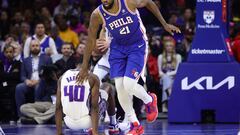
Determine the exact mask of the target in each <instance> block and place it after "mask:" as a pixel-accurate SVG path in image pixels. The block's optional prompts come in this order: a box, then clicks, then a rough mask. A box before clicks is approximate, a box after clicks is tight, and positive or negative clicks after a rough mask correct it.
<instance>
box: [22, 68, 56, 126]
mask: <svg viewBox="0 0 240 135" xmlns="http://www.w3.org/2000/svg"><path fill="white" fill-rule="evenodd" d="M56 72H57V68H56V67H55V66H54V65H48V66H42V70H41V72H40V84H39V87H38V89H37V90H36V92H35V102H34V103H28V104H24V105H22V106H21V108H20V111H21V113H22V114H23V116H25V117H23V118H21V123H22V124H45V123H47V122H49V120H51V118H53V116H54V114H55V97H56V96H55V95H56V90H57V80H58V77H57V73H56Z"/></svg>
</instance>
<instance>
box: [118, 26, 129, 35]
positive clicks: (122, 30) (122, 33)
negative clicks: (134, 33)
mask: <svg viewBox="0 0 240 135" xmlns="http://www.w3.org/2000/svg"><path fill="white" fill-rule="evenodd" d="M129 33H130V30H129V27H128V26H126V27H123V28H121V29H120V34H121V35H125V34H129Z"/></svg>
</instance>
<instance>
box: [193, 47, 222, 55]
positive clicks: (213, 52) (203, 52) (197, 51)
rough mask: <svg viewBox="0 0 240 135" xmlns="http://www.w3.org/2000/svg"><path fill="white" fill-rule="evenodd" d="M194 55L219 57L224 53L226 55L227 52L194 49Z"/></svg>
mask: <svg viewBox="0 0 240 135" xmlns="http://www.w3.org/2000/svg"><path fill="white" fill-rule="evenodd" d="M191 52H192V54H212V55H214V54H217V55H221V54H223V53H225V50H219V49H215V50H207V49H199V48H198V49H192V51H191Z"/></svg>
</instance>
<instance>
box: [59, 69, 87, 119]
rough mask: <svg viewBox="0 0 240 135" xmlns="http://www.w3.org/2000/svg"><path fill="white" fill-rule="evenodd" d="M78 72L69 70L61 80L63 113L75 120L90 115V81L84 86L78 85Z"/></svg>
mask: <svg viewBox="0 0 240 135" xmlns="http://www.w3.org/2000/svg"><path fill="white" fill-rule="evenodd" d="M78 73H79V71H78V70H68V71H67V72H65V73H64V75H63V76H62V80H61V101H62V107H63V113H64V114H65V115H66V116H68V117H70V118H71V119H73V120H79V119H80V118H82V117H85V116H87V115H89V108H88V105H87V104H88V98H89V95H90V85H89V82H88V80H87V81H85V82H84V83H83V84H82V85H77V84H76V76H77V74H78Z"/></svg>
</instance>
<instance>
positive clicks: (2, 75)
mask: <svg viewBox="0 0 240 135" xmlns="http://www.w3.org/2000/svg"><path fill="white" fill-rule="evenodd" d="M3 52H4V59H2V60H0V104H1V107H2V109H1V110H0V112H3V113H2V114H4V115H1V116H2V118H6V119H8V120H16V115H17V114H16V107H15V106H16V105H15V103H16V102H15V87H16V85H17V84H18V83H20V70H21V69H20V68H21V62H20V61H17V60H14V47H13V46H11V45H6V46H4V49H3ZM6 100H9V101H10V102H9V103H10V106H11V107H8V106H9V104H4V103H6V102H4V101H6ZM0 119H1V118H0Z"/></svg>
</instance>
